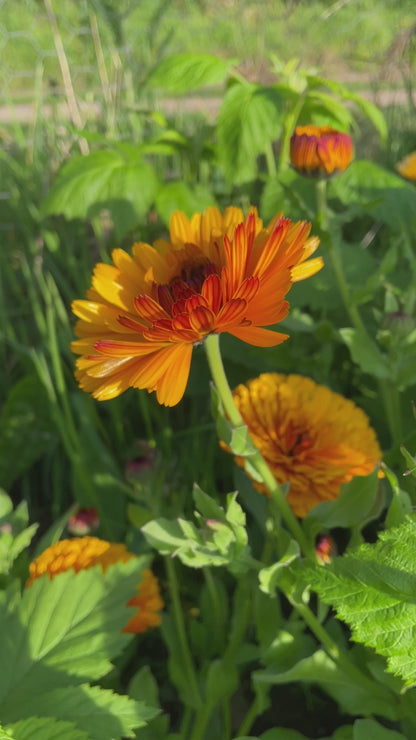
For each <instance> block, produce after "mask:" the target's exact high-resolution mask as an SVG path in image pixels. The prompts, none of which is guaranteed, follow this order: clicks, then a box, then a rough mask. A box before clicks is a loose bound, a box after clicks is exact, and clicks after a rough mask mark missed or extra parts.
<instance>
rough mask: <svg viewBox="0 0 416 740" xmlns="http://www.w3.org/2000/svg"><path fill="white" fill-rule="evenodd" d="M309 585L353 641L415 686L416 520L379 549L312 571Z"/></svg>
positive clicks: (385, 535)
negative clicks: (369, 650) (350, 634)
mask: <svg viewBox="0 0 416 740" xmlns="http://www.w3.org/2000/svg"><path fill="white" fill-rule="evenodd" d="M307 579H308V582H309V583H310V585H311V587H312V588H313V589H314V590H315V591H317V592H318V593H319V595H320V597H321V599H322V600H323V601H324V603H326V604H330V605H331V606H332V607H333V608H334V609H335V610H336V612H337V614H338V616H339V618H340V619H342V620H344V621H345V622H347V624H348V625H349V626H350V628H351V630H352V634H353V639H354V640H356V641H357V642H361V643H364V644H365V645H367V646H368V647H372V648H374V649H375V650H376V652H377V653H379V654H380V655H382V656H384V657H385V658H386V659H387V664H388V670H389V671H390V672H392V673H394V674H395V675H397V676H400V677H401V678H402V679H403V680H404V681H405V683H406V684H413V683H415V681H416V647H415V645H416V640H415V637H416V602H415V593H416V519H415V518H414V517H412V518H410V517H409V518H408V519H407V520H406V521H405V522H404V523H403V524H401V525H400V526H399V527H396V528H394V529H390V530H388V531H386V532H382V533H381V534H380V538H379V540H378V542H377V543H376V544H375V545H368V544H366V545H362V546H361V547H359V548H358V549H357V550H356V551H355V552H354V553H353V554H347V555H344V556H343V557H340V558H335V559H334V560H333V561H332V562H331V563H330V564H329V565H326V566H325V567H324V568H316V569H308V572H307Z"/></svg>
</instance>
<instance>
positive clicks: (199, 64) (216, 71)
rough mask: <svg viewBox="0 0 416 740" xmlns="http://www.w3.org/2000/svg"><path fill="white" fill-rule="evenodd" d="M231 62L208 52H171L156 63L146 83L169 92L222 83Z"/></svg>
mask: <svg viewBox="0 0 416 740" xmlns="http://www.w3.org/2000/svg"><path fill="white" fill-rule="evenodd" d="M233 64H234V62H233V61H231V60H228V61H226V60H224V59H221V58H220V57H215V56H211V55H210V54H190V53H187V54H172V55H170V56H167V57H165V58H164V59H162V60H161V61H160V62H159V63H158V64H157V65H156V67H155V68H154V69H153V70H152V72H151V73H150V76H149V78H148V80H147V84H148V85H149V86H150V87H154V88H163V89H164V90H165V91H166V92H169V93H179V94H183V93H187V92H190V91H191V92H192V91H194V90H195V89H197V88H198V87H203V86H204V85H218V84H221V83H223V82H224V81H225V79H226V77H227V75H228V74H229V70H230V67H231V66H232V65H233Z"/></svg>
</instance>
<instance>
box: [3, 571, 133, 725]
mask: <svg viewBox="0 0 416 740" xmlns="http://www.w3.org/2000/svg"><path fill="white" fill-rule="evenodd" d="M142 570H143V561H142V560H141V559H139V558H134V559H131V560H130V561H128V562H127V563H116V564H115V565H113V566H111V568H109V569H108V570H107V572H106V573H102V571H101V568H100V567H99V566H98V567H96V568H91V569H89V570H86V571H80V572H79V573H75V572H74V571H67V572H66V573H61V574H59V575H57V576H55V578H53V579H52V580H50V579H49V578H48V577H47V576H45V577H42V578H38V579H37V580H36V581H34V583H33V584H32V585H31V586H30V587H28V588H26V589H25V590H24V592H23V595H22V598H21V600H20V602H18V603H16V601H15V600H14V601H12V600H10V603H9V606H8V605H7V602H6V603H5V604H4V605H0V633H1V634H2V635H7V639H3V640H1V641H0V664H1V665H8V666H9V667H10V670H8V671H7V672H6V671H3V672H1V673H0V716H2V717H6V718H7V720H8V721H13V720H14V719H17V718H19V711H20V709H19V708H20V707H21V705H22V703H27V701H28V697H36V696H37V695H38V694H40V693H43V692H47V691H48V690H52V689H55V688H59V687H64V686H68V685H70V684H77V683H82V682H85V681H89V680H96V679H98V678H100V677H101V676H102V675H104V674H105V673H107V672H108V671H109V670H110V668H111V667H112V666H111V663H110V660H111V659H112V658H113V657H114V656H115V655H117V654H118V653H119V652H120V651H121V649H122V648H123V647H124V645H125V644H126V643H127V642H128V641H129V640H130V639H131V636H129V635H125V634H121V632H120V631H121V629H122V628H123V627H124V626H125V624H126V622H127V620H128V618H129V616H130V611H129V609H128V608H126V606H125V605H126V602H127V601H128V600H129V599H130V598H131V597H132V596H133V595H134V594H135V593H136V587H137V585H138V583H139V582H140V574H141V571H142ZM34 711H35V713H36V710H34ZM51 714H52V715H53V712H52V713H51ZM20 716H21V715H20ZM26 716H27V715H26Z"/></svg>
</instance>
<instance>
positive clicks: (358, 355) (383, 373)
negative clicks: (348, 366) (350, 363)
mask: <svg viewBox="0 0 416 740" xmlns="http://www.w3.org/2000/svg"><path fill="white" fill-rule="evenodd" d="M339 333H340V335H341V337H342V339H343V340H344V342H345V344H346V345H347V347H348V349H349V350H350V352H351V357H352V359H353V360H354V362H356V363H357V365H359V367H360V368H361V370H362V371H363V372H365V373H369V374H370V375H373V376H374V377H376V378H390V375H391V371H390V367H389V364H388V362H387V360H386V358H385V357H384V355H382V353H381V352H380V350H379V349H378V347H377V345H376V344H375V343H374V342H373V341H372V340H371V339H370V337H369V336H368V334H366V333H364V332H361V331H359V329H352V328H351V327H348V328H345V329H340V330H339Z"/></svg>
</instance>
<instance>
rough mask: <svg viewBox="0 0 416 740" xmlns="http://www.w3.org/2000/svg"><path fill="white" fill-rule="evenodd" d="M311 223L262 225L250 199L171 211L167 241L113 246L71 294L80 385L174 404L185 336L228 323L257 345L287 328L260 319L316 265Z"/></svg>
mask: <svg viewBox="0 0 416 740" xmlns="http://www.w3.org/2000/svg"><path fill="white" fill-rule="evenodd" d="M309 232H310V224H308V223H307V222H305V221H300V222H297V223H292V222H291V221H290V220H289V219H287V218H283V216H282V214H278V215H277V216H275V217H274V218H273V219H272V221H271V222H270V224H269V225H268V226H267V227H263V222H262V221H261V219H260V218H259V217H258V216H257V212H256V210H255V209H251V210H250V212H249V214H248V216H246V217H244V216H243V213H242V211H241V210H240V209H239V208H231V207H230V208H227V209H226V210H225V212H224V213H223V214H221V213H220V211H219V210H218V209H217V208H208V209H207V210H206V211H205V212H204V214H200V213H196V214H194V216H193V217H192V218H191V219H188V218H187V217H186V216H185V214H184V213H182V212H180V211H176V212H175V213H174V214H173V215H172V217H171V222H170V241H164V240H159V241H157V242H155V244H154V245H153V246H150V245H148V244H144V243H139V244H135V245H134V246H133V249H132V256H130V255H129V254H127V252H125V251H123V250H122V249H115V250H114V251H113V254H112V259H113V264H112V265H106V264H98V265H96V267H95V270H94V275H93V279H92V287H91V288H90V290H89V291H88V294H87V300H78V301H75V302H74V303H73V306H72V309H73V311H74V313H75V314H76V316H78V318H79V321H78V322H77V325H76V327H75V333H76V334H77V336H78V337H79V339H78V340H77V341H74V342H73V343H72V349H73V351H74V352H75V353H77V354H79V355H81V357H80V358H79V359H78V360H77V371H76V377H77V379H78V382H79V384H80V386H81V388H83V390H85V391H88V392H91V393H92V394H93V395H94V396H95V398H98V399H99V400H106V399H109V398H113V397H115V396H118V395H119V394H120V393H122V392H123V391H125V390H126V389H127V388H129V387H134V388H145V389H147V390H148V391H149V392H151V391H156V394H157V399H158V401H159V403H161V404H165V405H166V406H174V405H175V404H177V403H178V402H179V401H180V400H181V398H182V396H183V394H184V391H185V388H186V384H187V380H188V376H189V368H190V362H191V356H192V349H193V347H194V345H197V344H200V343H201V342H203V340H204V338H205V337H206V336H207V335H208V334H213V333H215V334H219V333H221V332H228V333H229V334H233V335H234V336H235V337H237V338H238V339H241V340H243V341H244V342H248V343H249V344H253V345H255V346H258V347H271V346H275V345H277V344H280V343H281V342H283V341H284V340H285V339H287V335H286V334H280V333H278V332H275V331H271V330H268V329H264V328H263V327H265V326H270V325H273V324H277V323H278V322H279V321H281V320H282V319H284V318H285V316H286V315H287V312H288V303H287V301H286V300H285V296H286V294H287V293H288V291H289V290H290V288H291V286H292V283H294V282H296V281H299V280H303V279H305V278H307V277H309V276H310V275H313V274H315V273H316V272H318V270H320V269H321V267H322V266H323V262H322V259H321V258H320V257H318V258H315V259H312V260H309V259H308V258H309V257H310V256H311V255H312V254H313V252H314V251H315V250H316V249H317V247H318V244H319V240H318V238H317V237H314V238H308V237H309Z"/></svg>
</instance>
